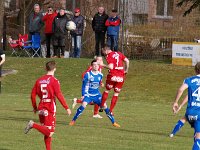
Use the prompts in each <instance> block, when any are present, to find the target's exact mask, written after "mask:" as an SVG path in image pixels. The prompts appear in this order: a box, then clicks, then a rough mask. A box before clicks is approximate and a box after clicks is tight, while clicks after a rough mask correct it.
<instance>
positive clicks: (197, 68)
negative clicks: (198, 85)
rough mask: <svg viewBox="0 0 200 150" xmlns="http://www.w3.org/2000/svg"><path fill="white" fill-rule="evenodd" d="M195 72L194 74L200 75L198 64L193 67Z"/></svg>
mask: <svg viewBox="0 0 200 150" xmlns="http://www.w3.org/2000/svg"><path fill="white" fill-rule="evenodd" d="M195 72H196V74H200V62H197V64H196V65H195Z"/></svg>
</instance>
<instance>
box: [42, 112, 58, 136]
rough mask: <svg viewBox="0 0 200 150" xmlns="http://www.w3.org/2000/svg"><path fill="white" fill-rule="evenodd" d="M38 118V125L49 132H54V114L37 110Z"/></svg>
mask: <svg viewBox="0 0 200 150" xmlns="http://www.w3.org/2000/svg"><path fill="white" fill-rule="evenodd" d="M39 118H40V123H41V124H42V125H43V126H46V127H47V128H48V129H49V130H50V132H54V131H55V125H56V114H55V113H51V112H49V111H48V110H45V109H43V110H39Z"/></svg>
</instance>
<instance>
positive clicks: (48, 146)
mask: <svg viewBox="0 0 200 150" xmlns="http://www.w3.org/2000/svg"><path fill="white" fill-rule="evenodd" d="M44 142H45V145H46V150H51V137H48V136H44Z"/></svg>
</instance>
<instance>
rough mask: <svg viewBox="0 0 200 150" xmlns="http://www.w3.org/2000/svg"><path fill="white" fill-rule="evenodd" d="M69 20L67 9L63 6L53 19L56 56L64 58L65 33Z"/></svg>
mask: <svg viewBox="0 0 200 150" xmlns="http://www.w3.org/2000/svg"><path fill="white" fill-rule="evenodd" d="M67 22H68V18H67V16H66V14H65V9H63V8H61V9H60V11H59V13H58V15H57V16H56V17H55V18H54V21H53V48H54V56H53V57H54V58H56V57H61V58H64V50H65V35H66V34H67V29H66V24H67ZM60 51H61V52H60ZM60 53H61V55H60Z"/></svg>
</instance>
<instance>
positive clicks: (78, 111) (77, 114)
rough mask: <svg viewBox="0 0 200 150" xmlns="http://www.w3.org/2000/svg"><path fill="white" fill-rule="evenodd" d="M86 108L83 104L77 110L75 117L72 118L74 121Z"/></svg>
mask: <svg viewBox="0 0 200 150" xmlns="http://www.w3.org/2000/svg"><path fill="white" fill-rule="evenodd" d="M84 109H85V108H84V107H83V106H82V105H81V106H80V107H79V108H78V109H77V111H76V114H75V115H74V118H73V119H72V120H73V121H76V119H77V118H78V117H79V116H80V115H81V114H82V112H83V110H84Z"/></svg>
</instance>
